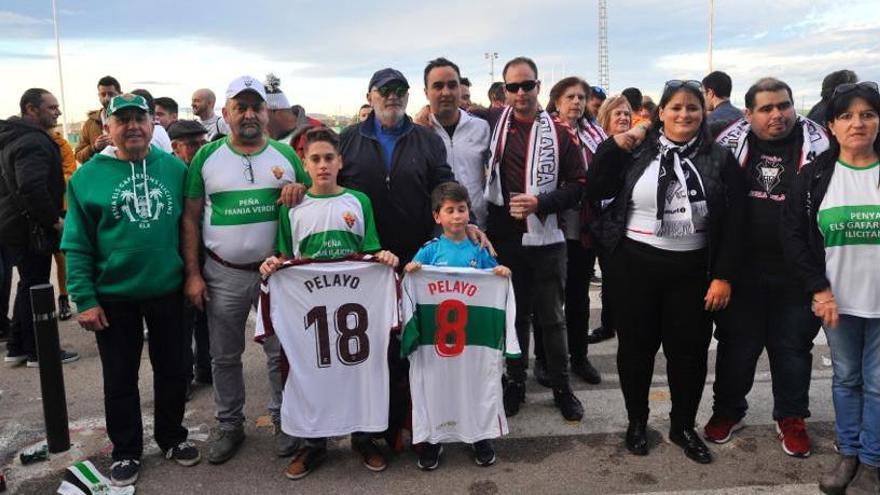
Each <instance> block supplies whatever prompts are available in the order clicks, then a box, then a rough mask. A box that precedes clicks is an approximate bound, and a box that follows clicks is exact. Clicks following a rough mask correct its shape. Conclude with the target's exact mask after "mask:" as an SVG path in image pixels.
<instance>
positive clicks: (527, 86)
mask: <svg viewBox="0 0 880 495" xmlns="http://www.w3.org/2000/svg"><path fill="white" fill-rule="evenodd" d="M537 85H538V81H523V82H518V83H507V84H505V85H504V89H506V90H507V92H508V93H519V90H520V88H522V90H523V91H525V92H526V93H528V92H529V91H531V90H533V89H535V87H536V86H537Z"/></svg>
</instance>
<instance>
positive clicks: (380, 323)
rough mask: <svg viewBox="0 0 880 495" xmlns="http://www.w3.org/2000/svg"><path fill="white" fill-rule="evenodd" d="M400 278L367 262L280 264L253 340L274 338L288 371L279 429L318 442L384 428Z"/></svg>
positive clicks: (369, 259) (264, 298) (262, 301)
mask: <svg viewBox="0 0 880 495" xmlns="http://www.w3.org/2000/svg"><path fill="white" fill-rule="evenodd" d="M397 288H398V284H397V275H396V274H395V273H394V270H393V269H391V268H390V267H388V266H386V265H383V264H381V263H378V262H376V261H375V260H374V258H372V257H371V256H364V257H363V260H358V261H332V262H308V261H292V262H287V263H285V264H284V265H283V266H282V267H281V268H279V270H278V271H277V272H275V273H273V274H272V275H271V276H270V277H269V278H268V280H266V282H264V283H263V286H262V292H261V294H260V304H259V308H258V313H257V314H258V315H260V316H259V317H258V318H257V332H256V339H257V340H260V339H262V338H264V337H265V336H268V335H272V334H273V333H274V334H275V335H277V336H278V339H279V341H280V342H281V346H282V349H283V351H284V354H285V356H286V357H287V360H288V362H289V364H290V371H289V373H288V375H287V378H286V379H285V383H284V393H283V399H282V405H281V429H282V430H283V431H284V432H285V433H287V434H288V435H293V436H296V437H301V438H319V437H331V436H339V435H346V434H348V433H352V432H379V431H384V430H385V429H387V428H388V401H389V390H388V389H389V378H388V361H387V358H388V344H389V343H390V339H391V333H392V331H393V330H394V329H396V328H399V323H400V314H399V311H398V308H399V303H398V295H397V294H398V290H397Z"/></svg>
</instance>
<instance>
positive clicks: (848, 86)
mask: <svg viewBox="0 0 880 495" xmlns="http://www.w3.org/2000/svg"><path fill="white" fill-rule="evenodd" d="M858 88H865V89H868V90H870V91H873V92H875V93H880V91H878V89H877V83H875V82H874V81H862V82H860V83H844V84H840V85H838V86H837V87H836V88H834V92H833V93H831V98H836V97H837V96H838V95H842V94H845V93H849V92H850V91H854V90H856V89H858Z"/></svg>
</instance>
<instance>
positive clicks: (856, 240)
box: [817, 161, 880, 318]
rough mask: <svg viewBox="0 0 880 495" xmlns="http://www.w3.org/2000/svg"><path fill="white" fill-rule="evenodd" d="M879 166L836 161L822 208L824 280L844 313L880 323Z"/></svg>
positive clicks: (878, 164) (820, 224)
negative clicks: (857, 166)
mask: <svg viewBox="0 0 880 495" xmlns="http://www.w3.org/2000/svg"><path fill="white" fill-rule="evenodd" d="M878 184H880V162H878V163H875V164H873V165H871V166H868V167H864V168H856V167H852V166H850V165H847V164H845V163H843V162H840V161H838V162H837V164H836V165H835V166H834V173H833V174H832V175H831V181H830V182H829V183H828V190H827V191H826V192H825V197H824V198H823V199H822V204H821V205H819V212H818V217H817V221H818V224H819V231H820V232H821V233H822V237H823V238H824V241H825V276H826V277H828V280H829V281H830V282H831V290H832V291H833V292H834V299H835V300H836V301H837V308H838V311H839V312H840V313H841V314H846V315H852V316H858V317H861V318H880V249H878V247H880V188H878Z"/></svg>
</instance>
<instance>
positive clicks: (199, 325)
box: [186, 305, 211, 378]
mask: <svg viewBox="0 0 880 495" xmlns="http://www.w3.org/2000/svg"><path fill="white" fill-rule="evenodd" d="M186 323H187V324H188V325H190V326H191V332H192V335H193V341H194V342H195V345H194V346H193V347H192V348H191V350H192V360H191V361H190V363H191V365H192V372H193V373H194V374H195V376H196V377H197V378H198V377H206V376H207V377H210V376H211V340H210V337H209V336H208V315H207V314H206V313H205V312H204V311H200V310H199V308H196V307H194V306H189V305H188V306H187V307H186Z"/></svg>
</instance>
